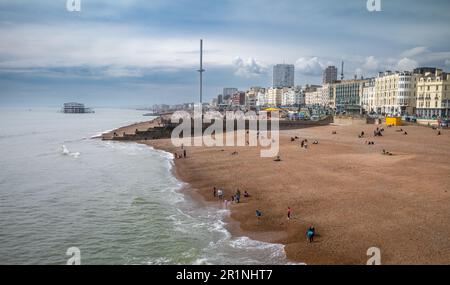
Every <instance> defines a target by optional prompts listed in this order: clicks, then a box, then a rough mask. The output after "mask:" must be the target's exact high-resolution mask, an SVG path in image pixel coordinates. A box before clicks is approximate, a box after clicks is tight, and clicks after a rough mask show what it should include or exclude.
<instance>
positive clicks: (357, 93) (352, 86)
mask: <svg viewBox="0 0 450 285" xmlns="http://www.w3.org/2000/svg"><path fill="white" fill-rule="evenodd" d="M365 82H367V79H354V80H343V81H340V82H337V83H335V84H333V86H332V89H333V93H332V94H333V96H332V104H331V107H334V109H335V111H336V112H337V113H338V114H346V115H358V114H362V107H361V97H362V93H363V86H364V83H365Z"/></svg>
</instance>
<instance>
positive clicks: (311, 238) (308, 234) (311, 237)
mask: <svg viewBox="0 0 450 285" xmlns="http://www.w3.org/2000/svg"><path fill="white" fill-rule="evenodd" d="M315 235H316V229H315V228H314V226H313V225H311V226H310V227H309V229H308V231H306V237H307V238H308V241H309V243H312V242H314V236H315Z"/></svg>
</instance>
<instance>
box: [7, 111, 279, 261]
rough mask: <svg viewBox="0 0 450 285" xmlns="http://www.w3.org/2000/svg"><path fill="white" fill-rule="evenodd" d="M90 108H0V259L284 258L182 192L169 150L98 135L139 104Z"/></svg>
mask: <svg viewBox="0 0 450 285" xmlns="http://www.w3.org/2000/svg"><path fill="white" fill-rule="evenodd" d="M95 111H96V112H95V113H93V114H63V113H61V112H60V111H59V110H58V108H32V109H28V108H23V109H11V108H0V161H1V163H0V264H54V265H64V264H67V262H68V261H70V259H71V257H72V254H73V252H68V250H69V249H70V248H76V249H77V251H78V252H79V262H80V263H81V264H106V265H121V264H125V265H126V264H137V265H157V264H171V265H172V264H181V265H191V264H216V265H228V264H238V265H241V264H288V261H287V260H286V256H285V252H284V247H283V245H280V244H270V243H264V242H259V241H256V240H252V239H250V238H248V237H245V236H242V237H239V236H232V235H231V234H230V233H229V232H228V231H227V229H226V221H227V217H228V216H229V212H228V210H225V209H221V208H220V207H219V206H212V205H206V206H205V205H204V204H200V203H198V202H197V201H195V200H194V199H192V197H191V195H186V191H187V190H186V189H187V188H186V187H185V186H186V185H184V184H183V182H181V181H179V180H177V179H176V178H175V177H174V176H173V175H172V167H173V157H172V155H171V154H169V153H166V152H163V151H159V150H155V149H152V148H150V147H148V146H144V145H140V144H137V143H122V142H111V141H102V140H101V139H98V136H99V135H101V134H102V133H104V132H106V131H109V130H112V129H115V128H118V127H121V126H125V125H129V124H132V123H136V122H141V121H145V120H149V119H150V118H148V117H144V116H143V114H144V113H145V111H138V110H129V109H100V108H98V109H96V110H95ZM69 263H70V262H69Z"/></svg>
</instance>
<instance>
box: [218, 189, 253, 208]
mask: <svg viewBox="0 0 450 285" xmlns="http://www.w3.org/2000/svg"><path fill="white" fill-rule="evenodd" d="M213 195H214V198H218V199H219V201H222V202H223V203H224V206H225V208H228V204H229V203H230V202H231V203H235V204H239V203H240V202H241V196H242V193H241V191H240V190H239V189H237V190H236V193H235V194H233V195H231V200H230V201H228V200H226V199H225V192H224V191H223V190H222V189H217V188H216V187H214V188H213ZM243 196H244V198H250V194H249V193H248V192H247V191H244V194H243Z"/></svg>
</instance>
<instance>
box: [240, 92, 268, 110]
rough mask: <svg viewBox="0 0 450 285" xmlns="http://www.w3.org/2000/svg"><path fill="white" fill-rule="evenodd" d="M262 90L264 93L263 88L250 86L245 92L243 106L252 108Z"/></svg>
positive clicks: (255, 104) (255, 105) (254, 106)
mask: <svg viewBox="0 0 450 285" xmlns="http://www.w3.org/2000/svg"><path fill="white" fill-rule="evenodd" d="M260 92H262V93H265V90H264V88H261V87H252V88H250V90H248V91H247V92H245V107H246V108H247V109H249V110H254V109H255V108H256V107H257V102H258V94H259V93H260Z"/></svg>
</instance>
